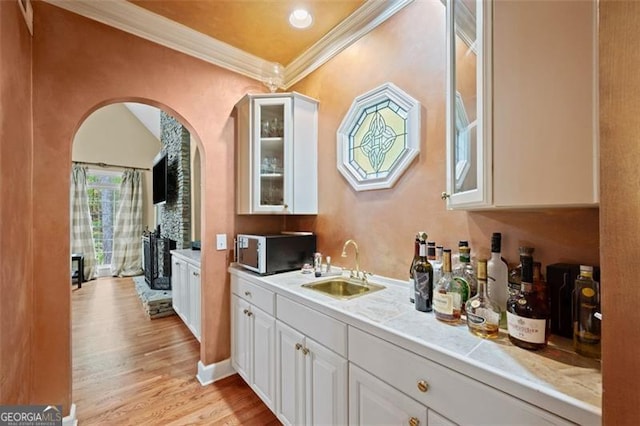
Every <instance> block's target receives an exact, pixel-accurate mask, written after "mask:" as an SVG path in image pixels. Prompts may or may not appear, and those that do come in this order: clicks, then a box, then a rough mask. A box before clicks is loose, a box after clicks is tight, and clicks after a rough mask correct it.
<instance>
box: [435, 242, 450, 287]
mask: <svg viewBox="0 0 640 426" xmlns="http://www.w3.org/2000/svg"><path fill="white" fill-rule="evenodd" d="M443 252H444V248H443V247H442V246H436V260H435V261H434V262H433V263H432V264H431V266H433V282H434V283H437V282H438V281H440V278H442V256H443ZM449 253H451V250H449ZM449 256H451V255H449Z"/></svg>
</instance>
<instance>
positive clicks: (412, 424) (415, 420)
mask: <svg viewBox="0 0 640 426" xmlns="http://www.w3.org/2000/svg"><path fill="white" fill-rule="evenodd" d="M419 424H420V420H418V418H417V417H411V418H410V419H409V426H418V425H419Z"/></svg>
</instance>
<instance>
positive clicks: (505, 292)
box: [487, 232, 509, 328]
mask: <svg viewBox="0 0 640 426" xmlns="http://www.w3.org/2000/svg"><path fill="white" fill-rule="evenodd" d="M501 246H502V234H501V233H500V232H494V233H493V235H491V258H490V259H489V261H488V262H487V275H488V281H487V293H488V294H489V297H490V298H491V300H493V301H494V302H496V304H497V305H498V307H500V327H502V328H506V327H507V300H508V299H509V282H508V278H509V268H508V266H507V262H505V261H504V259H502V253H501V251H502V247H501Z"/></svg>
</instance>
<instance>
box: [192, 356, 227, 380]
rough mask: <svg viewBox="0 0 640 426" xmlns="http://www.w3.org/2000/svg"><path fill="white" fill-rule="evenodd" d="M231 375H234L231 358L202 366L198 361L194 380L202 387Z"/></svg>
mask: <svg viewBox="0 0 640 426" xmlns="http://www.w3.org/2000/svg"><path fill="white" fill-rule="evenodd" d="M232 374H235V370H234V369H233V367H232V366H231V358H227V359H225V360H222V361H219V362H216V363H214V364H209V365H204V364H203V363H202V361H198V374H196V378H197V379H198V381H199V382H200V384H201V385H202V386H207V385H210V384H211V383H213V382H216V381H218V380H220V379H224V378H225V377H229V376H231V375H232Z"/></svg>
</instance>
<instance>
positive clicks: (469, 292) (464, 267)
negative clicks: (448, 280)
mask: <svg viewBox="0 0 640 426" xmlns="http://www.w3.org/2000/svg"><path fill="white" fill-rule="evenodd" d="M458 250H459V252H460V263H459V264H458V266H457V267H454V268H453V278H454V279H455V280H456V281H458V282H459V283H460V285H461V286H462V314H463V315H464V306H465V303H467V300H469V298H470V297H472V296H475V295H476V293H477V292H478V282H477V281H476V271H475V269H474V268H473V266H472V265H471V249H470V248H469V247H468V246H460V247H459V249H458Z"/></svg>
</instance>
